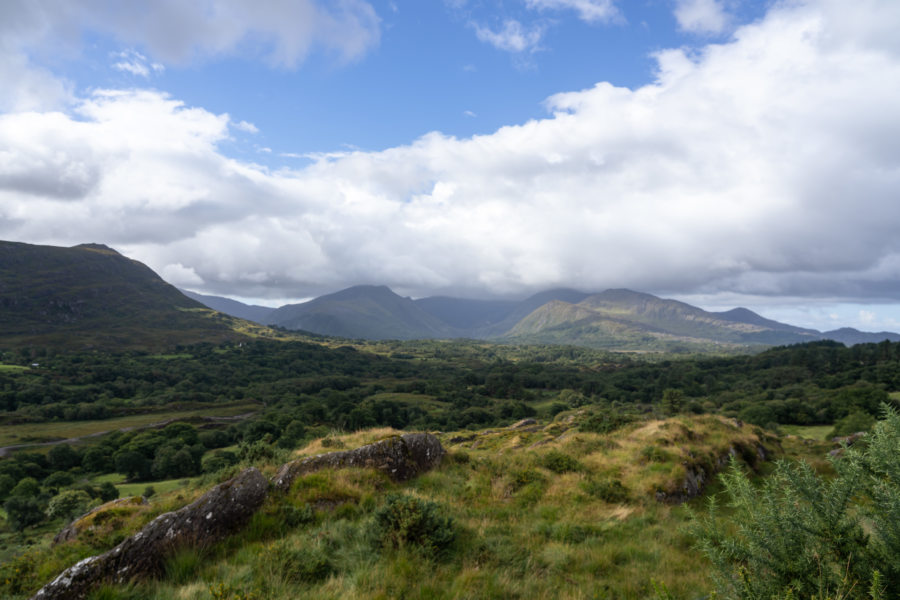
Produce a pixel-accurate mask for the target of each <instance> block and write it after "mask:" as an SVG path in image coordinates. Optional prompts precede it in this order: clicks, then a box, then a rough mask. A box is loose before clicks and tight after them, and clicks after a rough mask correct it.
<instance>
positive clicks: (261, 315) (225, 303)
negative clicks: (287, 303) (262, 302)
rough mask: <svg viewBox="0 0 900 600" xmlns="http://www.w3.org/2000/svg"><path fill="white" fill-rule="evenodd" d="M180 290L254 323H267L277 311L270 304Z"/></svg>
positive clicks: (201, 302) (212, 306)
mask: <svg viewBox="0 0 900 600" xmlns="http://www.w3.org/2000/svg"><path fill="white" fill-rule="evenodd" d="M180 291H181V293H182V294H184V295H185V296H187V297H188V298H191V299H192V300H196V301H197V302H199V303H200V304H203V305H205V306H208V307H209V308H211V309H213V310H217V311H219V312H220V313H225V314H226V315H231V316H232V317H237V318H238V319H245V320H247V321H253V322H254V323H259V324H261V325H265V324H266V322H267V321H268V319H269V315H271V314H272V313H273V312H275V309H274V308H271V307H269V306H259V305H256V304H244V303H243V302H238V301H237V300H232V299H231V298H223V297H221V296H207V295H206V294H198V293H197V292H191V291H189V290H180Z"/></svg>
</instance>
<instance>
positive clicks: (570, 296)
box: [473, 288, 590, 338]
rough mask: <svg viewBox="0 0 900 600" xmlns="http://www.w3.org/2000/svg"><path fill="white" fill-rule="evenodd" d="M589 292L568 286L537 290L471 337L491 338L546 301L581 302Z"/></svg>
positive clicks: (511, 326)
mask: <svg viewBox="0 0 900 600" xmlns="http://www.w3.org/2000/svg"><path fill="white" fill-rule="evenodd" d="M589 295H590V294H586V293H584V292H579V291H578V290H572V289H568V288H556V289H552V290H547V291H545V292H539V293H537V294H535V295H533V296H529V297H528V298H526V299H525V300H522V301H521V302H519V303H518V304H516V307H515V308H514V309H513V310H512V311H510V313H509V314H508V315H506V317H504V318H503V320H501V321H498V322H496V323H493V324H491V325H489V326H488V327H484V328H481V329H479V330H478V331H477V332H475V335H474V336H473V337H480V338H492V337H500V336H503V335H505V334H507V333H508V332H509V331H510V330H511V329H512V328H513V327H515V326H516V324H517V323H518V322H519V321H521V320H522V319H524V318H525V317H527V316H528V315H530V314H531V313H532V312H534V311H535V310H537V309H538V308H540V307H542V306H544V305H545V304H547V303H548V302H553V301H559V302H568V303H570V304H573V303H576V302H581V301H582V300H584V299H585V298H587V297H588V296H589Z"/></svg>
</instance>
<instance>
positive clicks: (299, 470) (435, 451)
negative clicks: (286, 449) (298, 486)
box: [272, 433, 444, 491]
mask: <svg viewBox="0 0 900 600" xmlns="http://www.w3.org/2000/svg"><path fill="white" fill-rule="evenodd" d="M443 456H444V448H443V446H441V442H440V441H439V440H438V439H437V438H436V437H434V436H433V435H431V434H430V433H406V434H403V435H395V436H391V437H389V438H387V439H383V440H379V441H377V442H375V443H374V444H368V445H366V446H361V447H359V448H357V449H355V450H344V451H340V452H329V453H328V454H319V455H317V456H310V457H309V458H303V459H300V460H295V461H293V462H289V463H287V464H286V465H284V466H282V467H281V469H279V470H278V473H277V474H276V475H275V478H274V479H273V480H272V482H273V483H274V484H275V487H276V488H277V489H279V490H281V491H287V490H288V489H290V487H291V484H292V483H293V482H294V480H295V479H296V478H297V477H299V476H300V475H305V474H306V473H312V472H314V471H319V470H321V469H339V468H344V467H361V468H374V469H378V470H379V471H382V472H383V473H386V474H387V475H388V477H390V478H391V479H393V480H394V481H406V480H407V479H411V478H413V477H415V476H416V475H418V474H419V473H423V472H425V471H428V470H429V469H433V468H434V467H436V466H437V465H439V464H440V462H441V458H442V457H443Z"/></svg>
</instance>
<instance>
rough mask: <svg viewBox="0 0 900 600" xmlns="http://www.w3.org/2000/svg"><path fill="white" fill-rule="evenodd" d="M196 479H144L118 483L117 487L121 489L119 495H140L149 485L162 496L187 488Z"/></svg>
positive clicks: (121, 496) (156, 493)
mask: <svg viewBox="0 0 900 600" xmlns="http://www.w3.org/2000/svg"><path fill="white" fill-rule="evenodd" d="M194 481H196V478H195V479H185V478H183V477H182V478H181V479H166V480H164V481H144V482H138V483H116V484H115V485H116V489H117V490H119V497H120V498H124V497H126V496H140V495H142V494H143V493H144V490H145V489H147V488H148V487H152V488H153V489H154V491H155V494H154V495H159V496H162V495H164V494H168V493H170V492H173V491H175V490H180V489H187V488H188V487H189V486H190V485H191V483H192V482H194Z"/></svg>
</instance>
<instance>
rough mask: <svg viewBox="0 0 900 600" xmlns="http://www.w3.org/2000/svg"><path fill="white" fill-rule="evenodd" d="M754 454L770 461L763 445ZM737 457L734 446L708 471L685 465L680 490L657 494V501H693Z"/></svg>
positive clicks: (756, 448) (671, 502) (758, 446)
mask: <svg viewBox="0 0 900 600" xmlns="http://www.w3.org/2000/svg"><path fill="white" fill-rule="evenodd" d="M754 452H755V453H756V456H757V457H758V459H759V460H761V461H765V460H768V459H769V456H770V453H769V451H768V450H766V447H765V446H763V445H762V444H758V445H757V446H756V447H755V448H754ZM735 456H737V452H736V451H735V448H734V447H733V446H732V447H731V448H729V449H728V453H727V454H724V455H722V456H720V457H719V458H718V459H716V462H715V465H713V467H712V469H711V470H710V469H708V468H706V467H704V466H702V465H687V464H685V467H686V469H685V471H686V472H685V477H684V481H683V482H682V483H681V486H680V488H679V489H678V491H676V492H672V493H666V492H663V491H658V492H656V500H657V501H658V502H666V503H668V504H681V503H683V502H687V501H688V500H692V499H694V498H696V497H697V496H699V495H700V494H702V493H703V488H705V487H706V484H707V483H709V482H710V480H712V478H713V477H714V476H715V475H716V474H718V473H719V472H720V471H722V470H723V469H724V468H725V467H726V466H728V462H729V460H731V459H732V458H733V457H735Z"/></svg>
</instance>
